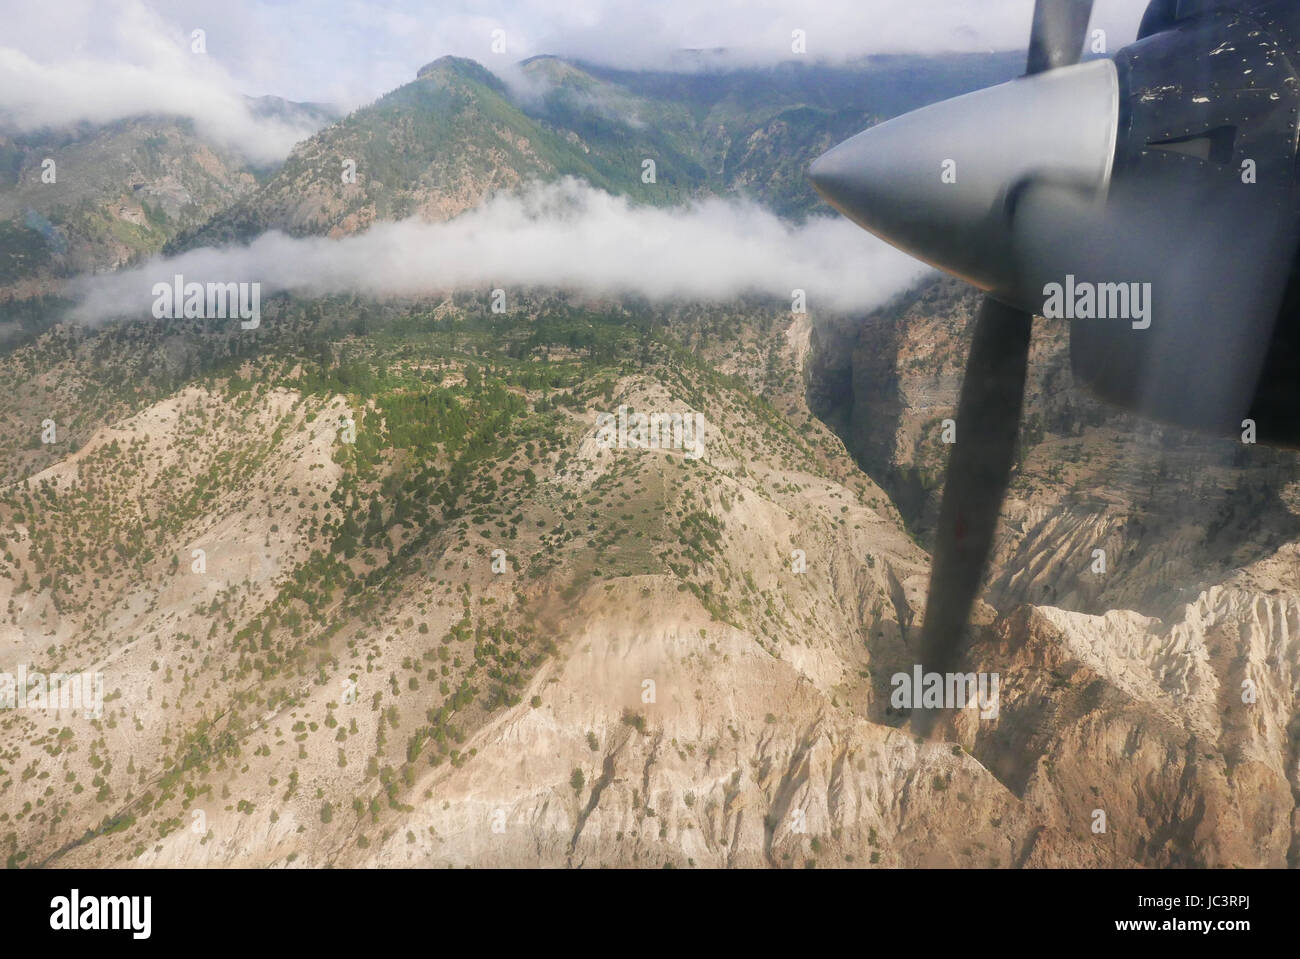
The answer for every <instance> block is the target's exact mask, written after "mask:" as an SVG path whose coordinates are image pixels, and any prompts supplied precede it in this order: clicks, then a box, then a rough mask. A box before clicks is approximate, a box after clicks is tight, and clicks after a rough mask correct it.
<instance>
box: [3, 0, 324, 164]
mask: <svg viewBox="0 0 1300 959" xmlns="http://www.w3.org/2000/svg"><path fill="white" fill-rule="evenodd" d="M0 19H3V20H4V28H3V29H4V32H3V33H0V121H2V122H3V124H4V125H5V126H9V127H12V128H16V129H18V130H21V131H31V130H38V129H41V128H44V127H58V126H63V125H66V124H72V123H79V122H83V121H87V122H91V123H108V122H111V121H114V120H118V119H121V118H123V117H129V116H135V115H139V114H145V113H157V114H165V115H172V116H182V117H189V118H191V119H192V120H193V121H194V123H195V128H196V130H197V131H198V133H199V134H200V135H201V136H203V137H205V138H206V139H208V140H209V141H211V142H213V143H215V144H217V145H219V146H222V147H225V148H227V149H231V150H234V151H236V152H238V153H240V154H242V155H243V156H245V157H247V158H248V159H249V160H251V161H253V162H254V163H270V162H274V161H277V160H282V159H283V158H284V157H285V156H286V155H287V154H288V153H289V150H290V149H291V148H292V147H293V145H294V144H295V143H296V142H298V141H299V140H301V139H303V138H304V137H306V136H310V135H311V133H312V132H314V128H313V127H311V126H307V125H300V124H295V123H290V122H286V121H285V120H283V119H277V118H267V117H260V116H258V115H257V114H255V113H254V112H253V110H252V108H251V105H250V103H249V101H248V99H246V98H245V97H244V95H243V94H242V93H241V92H239V90H238V89H237V84H236V82H235V80H234V78H233V77H231V75H230V74H229V73H228V72H227V70H226V68H225V67H224V66H223V64H222V63H221V62H220V61H219V60H217V59H216V58H214V57H212V56H210V55H209V54H207V53H196V52H194V48H193V47H194V41H193V40H192V38H191V32H192V31H186V30H184V29H182V28H179V27H177V26H175V25H170V24H168V23H166V22H165V21H164V20H163V19H162V17H160V16H159V15H158V14H157V13H155V12H154V11H153V10H152V9H150V8H149V7H148V6H146V5H145V3H143V2H142V0H61V2H60V3H59V4H54V5H49V4H39V5H33V6H32V7H31V10H30V12H28V13H27V14H26V15H25V16H24V15H19V14H17V13H15V15H13V16H10V15H8V14H3V15H2V16H0ZM51 41H57V42H51Z"/></svg>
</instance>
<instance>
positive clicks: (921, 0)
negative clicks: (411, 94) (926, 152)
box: [0, 0, 1145, 153]
mask: <svg viewBox="0 0 1300 959" xmlns="http://www.w3.org/2000/svg"><path fill="white" fill-rule="evenodd" d="M1144 7H1145V0H1097V6H1096V13H1095V15H1094V26H1095V27H1101V28H1103V29H1105V30H1106V31H1107V33H1108V38H1109V45H1110V47H1111V48H1112V49H1114V48H1117V47H1119V46H1121V45H1122V44H1123V43H1125V42H1128V41H1129V40H1131V39H1132V38H1133V36H1134V35H1135V34H1136V30H1137V23H1138V20H1139V19H1140V17H1141V13H1142V10H1143V8H1144ZM1032 9H1033V3H1032V0H379V2H362V0H219V2H213V0H57V2H55V3H32V2H30V0H0V23H3V24H4V29H3V32H0V112H4V113H7V114H8V115H9V118H10V120H11V121H12V120H13V119H17V120H18V122H19V123H21V124H23V125H25V126H31V125H33V124H37V123H39V122H40V121H42V120H49V121H54V122H63V121H66V120H70V119H81V118H85V119H92V120H105V119H112V118H115V117H116V116H122V115H126V114H130V113H138V112H141V111H142V110H144V109H148V108H155V109H161V110H166V111H168V112H188V113H190V114H192V115H195V116H196V119H200V120H203V121H204V122H206V123H207V124H208V126H209V128H210V129H212V130H213V131H216V132H218V133H219V134H220V133H224V134H225V135H228V136H230V137H235V138H237V137H239V136H242V135H243V134H245V133H247V132H248V131H241V130H239V129H237V128H238V127H239V124H240V123H241V117H240V116H239V114H240V113H241V111H242V108H241V107H238V106H237V98H236V97H235V94H252V95H259V94H265V93H271V94H276V95H279V96H283V97H286V98H289V99H293V100H320V101H329V102H332V103H336V104H339V105H341V106H344V107H348V108H351V107H355V106H357V105H360V104H362V103H366V102H369V101H370V100H372V99H374V98H375V97H376V96H378V95H379V94H381V93H384V92H386V91H388V90H391V89H392V88H394V87H396V86H399V85H400V84H402V83H406V82H408V81H410V80H411V79H413V78H414V76H415V71H416V70H417V69H418V68H419V67H420V66H422V65H423V64H425V63H427V62H428V61H430V60H433V59H435V58H437V57H439V56H442V55H443V54H447V53H454V54H458V55H462V56H467V57H472V58H473V59H476V60H478V61H480V62H482V63H484V64H485V65H486V66H488V67H489V68H494V67H495V68H497V69H504V68H505V67H507V66H508V65H509V64H510V63H513V62H514V61H517V60H519V59H522V58H524V57H527V56H531V55H534V54H538V53H556V54H561V55H570V56H578V57H583V58H586V59H589V60H594V61H599V62H603V63H608V64H614V65H623V66H656V65H666V64H669V63H670V62H671V61H672V57H673V55H674V53H676V52H677V51H680V50H682V49H713V48H717V47H725V48H727V49H728V50H729V51H732V53H731V56H732V58H733V61H734V62H742V63H766V62H774V61H777V60H782V59H790V58H792V56H793V54H792V53H791V49H790V45H791V39H790V38H791V31H793V30H795V29H800V30H804V31H805V32H806V36H807V56H808V57H809V58H826V59H832V60H834V59H843V58H845V57H851V56H857V55H861V54H865V53H874V52H896V51H935V50H987V49H1014V48H1020V47H1023V46H1024V45H1025V44H1026V41H1027V37H1028V31H1029V20H1030V14H1031V11H1032ZM196 29H201V30H203V31H204V32H205V36H206V49H207V52H206V53H205V54H196V53H193V52H192V51H191V44H192V41H191V35H192V32H193V31H194V30H196ZM498 30H499V31H501V34H500V35H499V39H501V40H502V41H503V43H504V47H505V51H504V53H494V52H493V50H492V42H493V31H498ZM245 119H246V118H245ZM271 136H272V138H274V137H275V136H276V134H275V133H274V131H272V133H271ZM272 146H273V147H274V149H271V147H272ZM279 147H280V144H279V143H275V144H268V150H269V152H272V153H273V152H275V151H276V150H278V149H279Z"/></svg>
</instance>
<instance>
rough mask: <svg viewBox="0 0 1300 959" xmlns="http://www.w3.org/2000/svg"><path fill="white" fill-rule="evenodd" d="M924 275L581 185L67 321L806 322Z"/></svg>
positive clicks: (145, 287) (374, 235)
mask: <svg viewBox="0 0 1300 959" xmlns="http://www.w3.org/2000/svg"><path fill="white" fill-rule="evenodd" d="M927 272H928V271H927V268H926V267H924V266H923V265H921V264H920V263H918V262H917V261H915V260H913V259H911V258H910V257H908V256H906V255H904V254H902V253H900V252H898V251H897V250H894V249H893V248H892V247H889V246H887V245H886V244H884V243H882V242H880V241H879V240H876V239H875V238H873V237H871V236H869V235H868V234H866V233H863V232H862V231H861V230H860V229H858V228H857V227H856V226H854V225H852V224H851V223H849V222H848V221H846V220H843V219H841V218H838V217H831V216H827V217H818V218H813V219H810V220H808V221H807V222H806V223H804V224H802V225H800V226H794V225H791V224H789V223H786V222H785V221H783V220H781V219H780V218H779V217H777V216H775V215H774V214H772V213H770V212H768V211H766V210H764V209H762V208H761V207H759V206H757V205H755V204H753V203H749V202H738V201H729V200H721V199H710V200H705V201H703V202H700V203H697V204H694V205H692V206H690V207H684V208H674V209H660V208H652V207H642V206H634V205H632V204H630V203H628V202H627V201H626V200H624V199H622V198H619V197H615V196H611V195H610V194H607V193H604V192H602V191H600V190H596V189H594V188H593V187H591V186H589V185H587V184H585V183H583V182H581V181H577V180H573V179H565V180H561V181H559V182H556V183H551V184H536V185H533V186H531V187H530V188H529V189H527V190H525V191H524V192H522V193H520V194H502V195H498V196H497V197H495V198H494V199H492V200H490V201H489V202H487V203H486V204H484V205H483V206H481V207H479V208H477V209H476V210H473V211H471V212H469V213H466V214H464V215H462V216H460V217H458V218H456V219H454V220H451V221H449V222H446V223H425V222H423V221H418V220H407V221H403V222H400V223H387V224H380V225H378V226H375V227H374V228H372V229H371V230H369V231H368V232H366V233H363V234H358V235H355V236H351V237H344V238H341V239H328V238H324V237H308V238H296V239H295V238H291V237H288V236H285V235H284V234H282V233H268V234H265V235H263V236H262V237H260V238H258V239H257V240H255V241H254V242H252V243H251V244H249V245H248V246H243V247H226V248H219V249H218V248H205V249H200V250H193V251H190V252H188V253H184V254H182V255H179V256H176V257H172V258H168V259H155V260H153V261H151V262H149V263H147V264H145V265H143V266H140V267H136V268H133V269H130V270H124V271H121V272H118V273H113V274H107V275H99V276H94V277H85V278H83V279H81V280H80V281H78V282H77V283H76V284H75V287H74V292H75V294H76V295H77V296H78V297H79V300H80V303H79V305H78V306H77V307H76V308H75V309H74V312H73V318H74V319H76V320H78V321H81V322H87V323H95V322H101V321H103V320H106V319H109V318H115V317H147V316H149V315H150V309H151V306H152V303H153V295H152V292H151V291H152V289H153V286H154V284H155V283H161V282H167V283H170V282H171V281H172V277H173V276H174V275H175V274H178V273H179V274H182V275H183V276H184V277H185V280H186V281H187V282H199V283H238V282H257V283H260V284H261V289H262V295H263V297H265V296H268V295H270V294H272V293H276V292H281V291H288V292H292V293H296V294H299V295H307V296H311V295H325V294H331V293H344V292H355V293H358V294H361V295H366V296H373V297H381V296H390V295H397V296H403V295H406V296H409V295H418V294H424V293H434V292H445V291H450V290H456V289H481V290H484V291H487V290H491V289H495V288H503V289H506V290H509V289H510V288H512V287H513V288H520V287H550V288H559V289H567V290H572V291H577V292H582V293H586V294H590V295H596V296H613V295H620V294H629V293H630V294H640V295H643V296H646V297H649V298H651V299H653V300H660V301H662V300H669V299H693V300H713V301H726V300H730V299H733V298H735V297H737V296H741V295H745V294H760V295H764V294H765V295H771V296H773V297H778V298H780V299H782V300H785V301H787V302H788V301H789V300H790V297H791V291H793V290H795V289H802V290H805V291H806V294H807V299H808V307H809V309H810V310H811V311H814V312H815V311H817V310H825V309H830V310H835V311H857V310H865V309H870V308H872V307H875V306H878V305H880V304H882V303H884V302H886V301H887V300H889V299H890V298H892V297H893V296H895V295H896V294H898V293H900V292H903V291H904V290H906V289H907V288H908V287H910V286H911V285H913V284H915V283H916V281H917V280H918V279H920V278H921V277H922V276H923V275H925V274H926V273H927Z"/></svg>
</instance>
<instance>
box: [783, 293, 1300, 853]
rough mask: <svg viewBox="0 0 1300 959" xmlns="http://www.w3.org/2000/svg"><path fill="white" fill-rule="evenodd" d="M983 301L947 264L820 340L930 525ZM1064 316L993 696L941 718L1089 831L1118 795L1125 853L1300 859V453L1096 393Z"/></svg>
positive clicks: (816, 349) (860, 420)
mask: <svg viewBox="0 0 1300 959" xmlns="http://www.w3.org/2000/svg"><path fill="white" fill-rule="evenodd" d="M977 305H978V300H977V297H976V296H975V295H973V294H970V293H968V292H966V291H965V290H964V289H963V288H961V287H960V286H959V285H957V284H955V283H952V282H951V281H947V280H941V281H936V282H935V283H933V284H931V285H929V286H927V287H924V288H922V289H921V290H920V291H919V292H917V293H914V294H912V295H911V296H909V297H908V298H907V299H906V300H904V301H903V302H901V303H899V304H896V305H895V306H893V307H891V308H887V309H885V310H881V311H879V312H877V313H876V314H874V315H872V316H870V317H867V318H866V319H865V321H859V322H856V323H853V322H847V321H840V322H838V323H835V324H824V325H822V326H819V327H818V328H817V329H815V330H814V333H813V337H812V345H811V349H810V355H809V363H808V366H807V373H808V377H809V383H810V391H809V396H810V401H811V402H812V404H813V406H814V408H815V409H816V410H818V411H819V412H820V413H821V414H822V415H823V417H824V418H825V420H826V421H827V423H828V424H830V425H832V426H833V427H834V428H835V429H836V430H837V432H839V434H840V435H841V436H843V437H844V438H845V440H846V443H847V444H848V445H849V447H850V449H851V450H852V451H853V453H854V455H855V457H856V458H857V460H858V461H859V463H860V464H861V465H862V466H863V467H864V469H865V470H866V471H867V472H868V473H869V474H870V475H872V477H873V478H875V479H876V480H877V481H878V482H880V483H881V485H882V486H883V487H885V488H886V489H887V490H890V491H891V492H892V493H893V494H894V496H895V499H896V501H897V502H898V504H899V507H900V510H901V511H902V513H903V516H904V519H905V520H906V522H907V523H908V525H909V527H910V528H911V529H912V531H913V532H914V533H915V534H916V535H917V537H918V539H919V541H920V542H921V543H922V544H923V545H924V544H926V543H928V541H929V537H930V535H931V532H932V526H933V522H934V517H935V515H936V513H937V505H938V497H939V495H940V492H941V482H942V468H943V462H944V457H943V447H942V444H941V443H940V441H939V423H940V421H941V420H942V419H943V418H944V417H949V416H953V415H954V412H953V411H954V409H955V406H956V396H957V391H958V389H959V388H960V380H961V364H962V363H963V362H964V357H965V348H966V342H967V327H968V325H969V323H970V320H971V317H972V315H973V311H974V309H975V308H976V307H977ZM1067 337H1068V332H1067V330H1066V329H1064V328H1063V327H1054V326H1052V325H1049V324H1047V323H1046V322H1044V321H1042V320H1039V321H1037V323H1036V326H1035V332H1034V343H1033V351H1032V354H1031V365H1030V370H1031V375H1030V381H1029V384H1028V388H1027V395H1026V412H1025V420H1024V427H1023V434H1022V450H1021V454H1020V461H1019V465H1018V469H1017V473H1016V476H1015V479H1014V482H1013V485H1012V488H1011V491H1010V493H1009V495H1008V498H1007V502H1006V503H1005V505H1004V509H1003V520H1002V524H1001V528H1000V531H999V538H998V542H997V546H996V550H995V556H994V558H993V561H992V563H991V568H990V570H989V573H988V575H987V577H986V586H987V588H986V592H985V597H984V598H985V600H987V602H988V604H989V606H988V607H985V608H984V609H983V611H982V617H983V618H984V619H985V620H986V625H984V626H981V627H979V628H976V629H975V630H973V634H972V642H971V646H970V648H969V650H968V653H967V657H968V659H967V663H966V665H965V667H964V668H965V669H969V670H972V671H983V672H997V673H999V675H1000V677H1001V704H1000V707H1001V708H1000V716H999V718H998V720H997V722H996V723H988V722H981V721H977V720H976V719H975V718H974V716H973V715H972V714H971V713H970V712H969V711H967V712H961V713H954V714H952V715H951V716H950V717H949V719H948V720H947V721H946V723H945V724H944V726H943V732H944V733H945V734H947V735H949V736H953V737H956V738H958V739H959V740H960V741H961V742H962V743H963V744H964V745H965V746H966V747H967V748H968V749H969V750H970V751H971V754H972V755H973V756H974V757H975V758H976V759H977V760H979V761H980V762H981V763H982V764H983V765H984V767H985V768H987V769H988V770H989V771H990V772H991V773H993V774H994V775H995V776H996V778H997V779H998V780H999V781H1000V782H1002V783H1003V784H1005V785H1006V786H1007V787H1008V788H1009V789H1010V790H1011V791H1012V792H1013V793H1014V794H1015V795H1017V796H1018V797H1020V798H1021V799H1023V800H1024V801H1025V802H1026V803H1027V804H1028V806H1029V807H1031V808H1032V809H1034V810H1035V812H1036V814H1037V815H1038V816H1039V817H1041V821H1042V822H1043V823H1044V824H1050V825H1051V826H1053V827H1054V828H1056V829H1057V830H1060V831H1061V832H1063V833H1066V834H1074V835H1083V834H1085V833H1088V832H1089V830H1091V829H1092V828H1094V827H1093V826H1092V825H1091V824H1092V823H1099V822H1101V817H1102V816H1103V815H1104V817H1105V828H1106V831H1105V833H1100V832H1099V833H1096V834H1095V835H1096V836H1097V839H1098V843H1099V844H1100V845H1103V846H1105V848H1106V855H1107V856H1110V857H1113V858H1114V861H1116V862H1122V861H1133V862H1137V863H1140V864H1143V865H1152V866H1170V865H1172V866H1222V865H1247V864H1253V865H1261V866H1262V865H1270V866H1281V865H1288V864H1290V865H1296V864H1297V851H1298V848H1300V847H1298V845H1297V840H1296V826H1297V813H1296V796H1297V794H1298V792H1297V788H1298V786H1300V771H1298V769H1297V722H1296V715H1297V711H1296V694H1297V655H1300V654H1298V652H1297V643H1296V639H1295V635H1296V630H1297V625H1300V620H1297V606H1298V603H1300V581H1298V578H1297V573H1296V569H1297V567H1296V562H1295V559H1296V552H1297V549H1298V548H1300V547H1298V544H1297V540H1298V539H1300V525H1298V521H1300V504H1298V503H1297V500H1296V493H1297V486H1296V476H1297V473H1296V456H1295V454H1294V453H1291V452H1288V451H1277V450H1270V449H1265V448H1261V447H1258V446H1250V445H1245V444H1243V443H1241V442H1239V441H1237V440H1234V439H1215V438H1209V437H1204V436H1200V435H1196V434H1193V433H1189V432H1186V431H1183V430H1179V429H1174V428H1170V427H1165V426H1162V425H1159V424H1152V423H1146V422H1142V421H1139V420H1137V419H1136V418H1134V417H1131V416H1128V415H1126V414H1124V413H1123V412H1120V411H1117V410H1114V409H1112V408H1109V407H1106V406H1104V405H1102V404H1100V403H1098V402H1096V401H1094V400H1092V399H1091V398H1090V397H1089V396H1088V395H1087V394H1086V393H1084V392H1083V391H1082V390H1080V389H1077V388H1076V387H1075V386H1074V385H1073V383H1072V377H1071V374H1070V371H1069V358H1068V351H1067ZM958 429H959V430H960V425H959V427H958ZM959 435H960V433H959ZM918 618H919V617H918ZM1097 828H1100V827H1097ZM1102 837H1105V838H1104V839H1103V838H1102Z"/></svg>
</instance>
